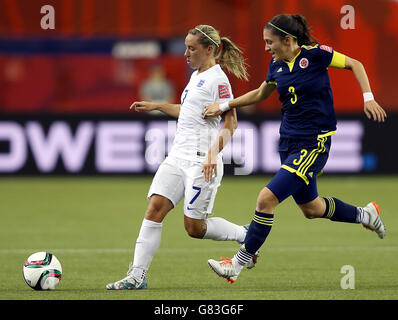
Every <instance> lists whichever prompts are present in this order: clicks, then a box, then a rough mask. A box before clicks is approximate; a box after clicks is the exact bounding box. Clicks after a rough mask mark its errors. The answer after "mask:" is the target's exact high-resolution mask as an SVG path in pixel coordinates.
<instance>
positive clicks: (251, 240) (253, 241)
mask: <svg viewBox="0 0 398 320" xmlns="http://www.w3.org/2000/svg"><path fill="white" fill-rule="evenodd" d="M273 222H274V215H273V214H270V213H263V212H258V211H256V213H255V214H254V218H253V220H252V222H251V224H250V227H249V230H248V231H247V234H246V238H245V242H244V245H243V246H242V248H241V249H240V250H239V252H238V253H237V255H236V258H237V260H238V262H239V263H240V264H242V265H245V264H246V263H247V262H249V261H250V259H251V257H252V256H253V255H254V254H255V253H256V252H257V250H258V249H260V247H261V246H262V245H263V243H264V241H265V239H266V238H267V236H268V234H269V232H270V231H271V228H272V223H273Z"/></svg>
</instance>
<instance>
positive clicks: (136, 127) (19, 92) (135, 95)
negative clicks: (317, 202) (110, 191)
mask: <svg viewBox="0 0 398 320" xmlns="http://www.w3.org/2000/svg"><path fill="white" fill-rule="evenodd" d="M44 6H51V8H52V9H53V12H52V13H53V16H51V17H50V16H48V14H51V12H50V11H46V10H44V11H42V8H43V7H44ZM45 8H46V7H45ZM278 13H300V14H302V15H304V16H305V17H306V19H307V21H308V23H309V25H310V26H311V27H312V30H313V35H314V36H315V37H316V38H317V39H318V41H319V42H320V43H322V44H326V45H329V46H331V47H333V48H334V49H335V50H336V51H339V52H341V53H344V54H346V55H348V56H350V57H352V58H355V59H357V60H360V61H361V62H362V63H363V64H364V66H365V68H366V70H367V73H368V76H369V79H370V82H371V86H372V90H373V93H374V95H375V97H376V100H377V101H378V102H379V104H380V105H382V106H383V107H384V108H385V109H386V111H387V112H388V120H387V122H386V123H384V124H376V123H371V122H370V121H368V120H367V119H366V117H365V116H364V114H363V98H362V94H361V90H360V88H359V86H358V84H357V82H356V80H355V78H354V76H353V74H352V73H350V72H348V71H343V70H330V78H331V84H332V90H333V93H334V102H335V109H336V112H337V116H338V119H339V129H338V135H337V136H335V138H334V140H333V148H332V149H333V153H332V154H331V161H330V163H329V164H328V165H329V168H325V171H329V172H334V173H397V172H398V169H397V166H395V165H394V161H395V159H396V158H397V156H398V144H397V142H396V140H395V139H393V138H394V137H395V136H396V133H395V132H394V131H393V128H394V127H397V126H398V100H397V89H396V87H397V81H396V75H397V74H398V64H397V63H396V54H397V52H398V23H397V21H398V2H397V1H393V0H352V1H350V3H349V6H348V8H347V3H346V2H345V1H340V0H335V1H327V0H275V1H271V0H270V1H265V0H201V1H181V0H147V1H140V0H115V1H110V0H84V1H83V0H53V1H51V0H43V1H42V0H34V1H24V0H0V174H52V173H57V174H59V173H61V174H108V173H112V174H115V173H122V174H126V173H129V174H142V173H144V174H146V173H152V172H154V171H155V170H156V168H157V166H158V164H159V162H160V161H161V159H163V158H164V156H165V155H166V154H167V150H168V147H169V143H170V141H171V140H172V137H173V135H174V131H173V128H175V121H174V122H173V120H172V119H169V118H167V117H164V116H161V115H160V114H156V113H153V114H149V115H141V114H138V113H136V112H134V111H131V110H129V106H130V104H131V103H132V102H133V101H137V100H152V101H165V102H171V103H179V101H180V97H181V93H182V91H183V89H184V87H185V85H186V83H187V82H188V80H189V77H190V74H191V72H192V70H190V69H189V68H188V67H187V65H186V62H185V58H184V50H185V45H184V38H185V36H186V34H187V31H188V30H189V29H191V28H193V27H195V26H196V25H198V24H210V25H212V26H214V27H215V28H216V29H217V30H219V31H220V34H221V35H222V36H227V37H230V38H231V39H232V40H233V41H234V42H235V43H237V44H238V46H239V47H240V48H241V49H242V50H243V52H244V56H245V58H246V62H247V64H248V71H249V73H250V80H249V81H248V82H245V81H241V80H238V79H236V78H234V76H230V80H231V84H232V88H233V92H234V95H235V96H239V95H240V94H243V93H245V92H247V91H249V90H252V89H255V88H257V87H258V86H259V85H260V84H261V82H262V81H264V79H265V78H266V74H267V70H268V64H269V61H270V56H269V54H267V53H265V51H264V47H265V44H264V41H263V39H262V30H263V27H264V25H265V24H266V23H267V22H268V21H269V20H270V19H271V18H272V17H273V16H274V15H275V14H278ZM43 19H44V20H45V21H44V22H45V24H46V23H47V25H49V24H50V22H51V19H53V22H54V25H53V26H52V28H43V23H42V22H43ZM348 20H349V24H348V23H347V21H348ZM280 108H281V105H280V102H279V99H278V95H277V94H274V95H273V96H272V97H271V98H270V99H268V100H267V101H265V102H262V103H259V104H258V105H253V106H249V107H246V108H243V109H242V110H241V111H239V130H240V131H238V134H237V135H235V137H234V141H233V142H232V143H231V145H230V146H228V147H227V150H226V151H225V153H224V156H225V161H226V163H227V167H226V173H227V174H236V175H240V174H242V175H243V174H262V173H272V172H275V170H276V169H277V167H278V166H277V165H278V161H279V158H278V155H277V153H276V151H275V146H276V141H277V125H278V118H279V115H280ZM394 124H395V125H394ZM156 130H158V131H156ZM159 130H160V131H159ZM154 132H155V133H154ZM239 132H240V133H239ZM157 134H158V136H157ZM154 137H158V139H155V138H154ZM157 148H159V149H157ZM148 150H149V151H148ZM229 164H231V165H230V166H229Z"/></svg>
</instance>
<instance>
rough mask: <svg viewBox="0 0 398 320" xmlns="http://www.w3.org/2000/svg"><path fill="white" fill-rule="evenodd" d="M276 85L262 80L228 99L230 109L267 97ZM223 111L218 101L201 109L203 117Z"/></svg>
mask: <svg viewBox="0 0 398 320" xmlns="http://www.w3.org/2000/svg"><path fill="white" fill-rule="evenodd" d="M275 88H276V85H275V83H274V82H272V83H271V82H268V83H267V82H265V81H264V82H263V83H262V84H261V86H260V87H258V88H257V89H254V90H252V91H249V92H247V93H245V94H244V95H242V96H240V97H237V98H235V99H233V100H230V101H229V103H228V105H229V108H230V109H233V108H241V107H245V106H249V105H251V104H255V103H258V102H260V101H263V100H265V99H267V98H268V97H269V96H270V95H271V94H272V92H274V90H275ZM222 113H223V111H222V110H220V104H219V103H218V102H216V103H213V104H211V105H208V106H207V107H206V108H205V110H204V111H203V118H205V117H213V116H218V115H220V114H222Z"/></svg>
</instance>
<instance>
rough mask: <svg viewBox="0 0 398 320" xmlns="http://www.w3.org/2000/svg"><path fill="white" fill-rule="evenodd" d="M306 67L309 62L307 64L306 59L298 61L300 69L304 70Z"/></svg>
mask: <svg viewBox="0 0 398 320" xmlns="http://www.w3.org/2000/svg"><path fill="white" fill-rule="evenodd" d="M308 65H309V62H308V59H307V58H301V59H300V62H299V66H300V68H302V69H305V68H307V67H308Z"/></svg>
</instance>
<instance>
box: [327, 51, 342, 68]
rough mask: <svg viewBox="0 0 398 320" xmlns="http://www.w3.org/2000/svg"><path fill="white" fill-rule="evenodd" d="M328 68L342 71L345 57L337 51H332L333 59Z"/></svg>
mask: <svg viewBox="0 0 398 320" xmlns="http://www.w3.org/2000/svg"><path fill="white" fill-rule="evenodd" d="M329 67H332V68H338V69H343V68H344V67H345V55H344V54H341V53H339V52H337V51H333V57H332V61H331V62H330V64H329Z"/></svg>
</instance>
